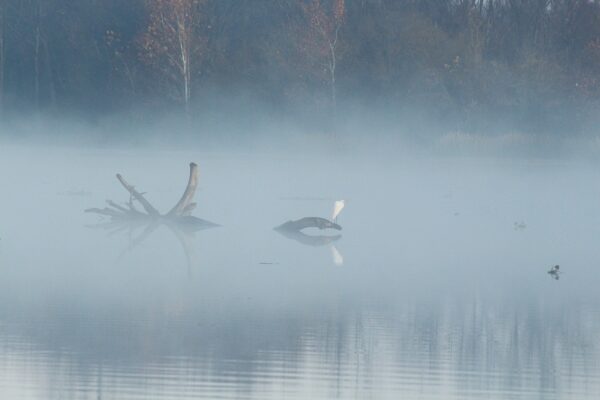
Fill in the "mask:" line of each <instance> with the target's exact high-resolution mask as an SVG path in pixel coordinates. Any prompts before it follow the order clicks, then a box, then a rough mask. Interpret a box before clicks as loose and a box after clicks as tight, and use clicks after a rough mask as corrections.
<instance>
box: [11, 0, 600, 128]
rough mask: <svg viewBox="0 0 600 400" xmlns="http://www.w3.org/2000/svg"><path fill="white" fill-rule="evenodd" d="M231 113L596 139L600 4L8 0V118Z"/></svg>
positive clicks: (543, 0) (583, 0)
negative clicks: (407, 121)
mask: <svg viewBox="0 0 600 400" xmlns="http://www.w3.org/2000/svg"><path fill="white" fill-rule="evenodd" d="M249 104H252V105H253V106H249ZM253 107H254V108H253ZM217 109H219V110H227V112H226V113H230V114H232V115H234V114H237V113H238V110H239V111H240V112H241V111H242V110H245V112H260V113H263V114H267V115H285V116H288V117H290V118H292V119H295V120H296V121H298V122H299V123H304V124H307V125H310V126H311V127H312V128H319V129H324V130H326V129H328V127H329V126H330V124H331V121H335V120H336V119H342V120H343V118H344V116H345V115H349V114H352V112H353V110H357V109H361V110H363V109H364V110H372V111H375V112H377V113H381V114H382V115H384V114H386V113H389V114H390V115H396V116H397V115H404V116H410V117H411V118H414V119H416V120H419V119H422V120H426V121H429V122H431V121H439V124H440V126H448V127H450V128H448V129H456V130H461V131H474V132H492V131H493V130H503V131H520V132H527V133H533V134H538V135H573V134H594V133H595V131H596V129H597V128H596V125H597V122H598V119H597V115H599V114H600V1H594V0H346V1H344V0H277V1H257V0H127V1H123V0H77V1H73V0H0V112H1V113H2V118H3V119H4V120H5V121H6V120H10V119H16V118H19V117H21V116H23V115H31V114H32V113H35V114H36V115H51V116H52V115H54V116H63V115H72V116H77V117H79V118H84V119H91V120H94V119H98V118H104V117H107V116H110V115H119V116H120V117H124V118H127V119H130V120H133V121H136V120H144V119H145V118H148V116H153V117H156V116H161V115H173V114H176V115H179V114H180V115H187V116H188V117H189V118H191V119H202V118H203V116H205V114H206V113H207V112H210V111H211V110H213V111H214V110H217ZM226 113H225V112H224V114H226Z"/></svg>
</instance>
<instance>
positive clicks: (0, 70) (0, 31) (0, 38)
mask: <svg viewBox="0 0 600 400" xmlns="http://www.w3.org/2000/svg"><path fill="white" fill-rule="evenodd" d="M4 13H5V10H4V2H0V116H2V113H3V111H4Z"/></svg>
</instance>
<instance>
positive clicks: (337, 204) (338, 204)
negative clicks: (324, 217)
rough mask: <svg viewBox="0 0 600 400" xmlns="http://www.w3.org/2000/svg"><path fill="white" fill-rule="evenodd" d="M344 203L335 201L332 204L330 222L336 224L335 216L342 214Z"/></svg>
mask: <svg viewBox="0 0 600 400" xmlns="http://www.w3.org/2000/svg"><path fill="white" fill-rule="evenodd" d="M345 205H346V202H345V201H344V200H337V201H336V202H335V203H333V212H332V213H331V220H332V221H333V222H335V223H337V216H338V215H339V214H340V213H341V212H342V210H343V209H344V206H345Z"/></svg>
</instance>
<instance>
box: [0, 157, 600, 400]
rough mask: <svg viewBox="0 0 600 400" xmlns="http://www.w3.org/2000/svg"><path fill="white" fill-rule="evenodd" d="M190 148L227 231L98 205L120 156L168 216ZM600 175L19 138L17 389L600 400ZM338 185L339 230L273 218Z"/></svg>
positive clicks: (8, 355) (117, 192)
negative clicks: (295, 227) (64, 145)
mask: <svg viewBox="0 0 600 400" xmlns="http://www.w3.org/2000/svg"><path fill="white" fill-rule="evenodd" d="M190 161H195V162H197V163H198V164H199V166H200V189H199V191H198V193H197V197H196V199H197V202H198V208H197V210H196V211H195V213H194V215H197V216H199V217H201V218H204V219H208V220H211V221H213V222H216V223H218V224H220V225H221V227H219V228H214V229H208V230H204V231H200V232H196V233H195V234H194V235H183V236H181V235H179V236H178V235H177V234H176V233H175V232H173V231H172V230H171V229H169V228H168V227H165V226H162V227H159V228H158V229H156V230H154V231H149V230H148V231H146V233H147V234H145V233H144V232H145V227H143V226H141V227H136V228H131V229H130V228H129V227H125V228H122V229H120V230H119V229H103V228H98V227H94V225H96V224H98V223H102V222H104V221H103V220H101V219H100V218H99V217H97V216H94V215H91V214H85V213H83V210H84V209H85V208H88V207H98V206H103V204H104V201H105V199H113V200H115V201H119V202H124V201H127V200H128V195H127V194H126V192H125V191H124V190H123V189H122V188H121V187H120V186H119V184H118V182H117V180H116V179H115V178H114V173H116V172H121V173H122V174H123V175H124V176H125V177H126V178H127V179H128V180H129V181H130V182H132V183H134V184H135V185H136V187H137V188H138V189H139V190H140V191H144V192H146V196H147V197H148V199H149V200H151V201H152V202H153V203H154V204H155V205H156V206H157V208H159V209H161V210H167V209H168V208H169V207H170V206H172V205H173V204H174V203H175V202H176V200H177V199H178V198H179V196H180V194H181V191H182V190H183V188H184V186H185V182H186V179H187V172H188V171H187V164H188V162H190ZM599 171H600V169H598V165H595V164H593V163H586V162H573V161H551V160H527V161H525V160H506V159H456V158H454V159H437V160H434V159H426V158H424V159H411V160H405V159H402V158H398V159H393V158H386V157H380V158H376V157H358V156H355V157H350V156H347V157H345V156H336V157H325V156H318V157H306V156H303V155H300V154H296V155H279V156H275V155H272V154H268V153H264V154H254V155H249V154H243V153H241V152H240V153H237V154H226V153H203V152H201V151H194V150H193V149H191V150H188V151H181V152H166V151H165V152H158V151H154V152H152V151H124V150H120V151H117V150H81V149H48V148H47V149H34V148H24V147H8V146H5V147H2V148H0V193H1V195H0V398H2V399H61V400H62V399H136V398H138V399H183V398H194V399H203V398H206V399H283V398H286V399H337V398H341V399H398V398H403V399H536V398H537V399H597V398H598V396H600V311H599V310H600V308H599V306H600V290H598V287H599V285H600V274H599V273H598V269H599V268H600V246H598V243H599V240H600V172H599ZM337 199H345V200H346V208H345V209H344V211H343V212H342V213H341V214H340V217H339V219H338V222H339V223H340V224H341V225H342V226H343V231H342V232H341V235H342V236H341V238H338V239H337V240H334V241H331V240H324V241H323V243H320V244H322V245H321V246H311V245H308V244H307V243H306V242H307V241H306V240H304V241H302V240H294V239H293V238H287V237H285V236H282V235H280V234H278V233H277V232H276V231H273V230H272V228H273V227H274V226H276V225H279V224H281V223H282V222H284V221H286V220H289V219H297V218H300V217H304V216H323V217H327V216H329V213H330V211H331V207H332V204H333V202H334V201H335V200H337ZM307 233H308V234H317V235H319V234H337V233H338V232H325V233H323V232H310V231H309V232H307ZM141 235H143V236H141ZM140 238H141V239H143V240H140ZM313 244H318V243H313ZM332 246H333V247H332ZM555 264H559V265H560V268H561V271H562V273H561V274H560V275H559V278H560V279H558V280H557V279H554V277H553V276H551V275H549V274H548V273H547V271H548V269H549V268H550V267H552V266H553V265H555Z"/></svg>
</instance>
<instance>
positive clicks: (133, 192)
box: [117, 174, 160, 217]
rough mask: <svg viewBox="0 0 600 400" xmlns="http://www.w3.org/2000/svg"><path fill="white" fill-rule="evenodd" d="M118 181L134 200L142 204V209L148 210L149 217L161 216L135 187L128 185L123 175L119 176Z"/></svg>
mask: <svg viewBox="0 0 600 400" xmlns="http://www.w3.org/2000/svg"><path fill="white" fill-rule="evenodd" d="M117 179H118V180H119V182H121V185H123V187H124V188H125V189H126V190H127V191H128V192H129V194H131V196H133V198H134V199H136V200H137V201H139V202H140V204H141V205H142V207H144V210H146V212H147V213H148V215H150V216H152V217H159V216H160V213H159V212H158V211H157V210H156V208H154V207H153V206H152V204H150V202H149V201H148V200H146V198H145V197H144V196H143V195H142V194H141V193H140V192H138V191H137V190H135V188H134V187H133V186H131V185H130V184H129V183H127V181H126V180H125V179H124V178H123V177H122V176H121V174H117Z"/></svg>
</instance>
